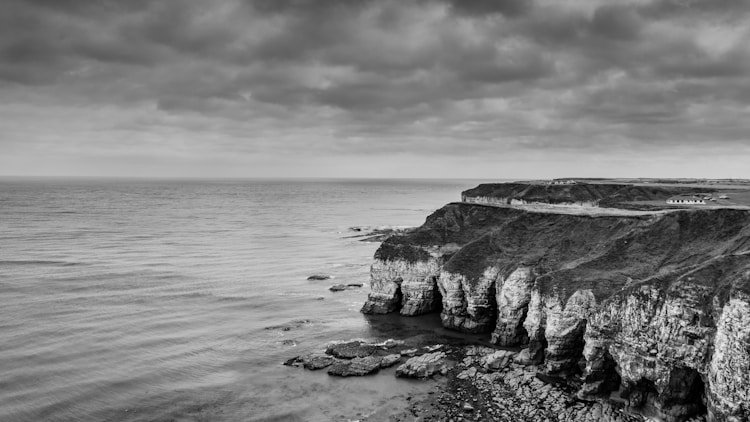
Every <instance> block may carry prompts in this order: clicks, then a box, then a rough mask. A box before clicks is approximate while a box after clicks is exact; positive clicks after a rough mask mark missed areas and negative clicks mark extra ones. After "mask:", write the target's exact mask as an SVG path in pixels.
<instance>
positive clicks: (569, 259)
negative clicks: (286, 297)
mask: <svg viewBox="0 0 750 422" xmlns="http://www.w3.org/2000/svg"><path fill="white" fill-rule="evenodd" d="M699 191H700V192H706V191H708V189H706V188H704V187H700V186H699V187H695V186H678V187H675V186H669V185H665V186H645V187H644V186H635V185H627V184H613V183H601V184H600V183H573V184H562V185H556V184H534V183H526V184H496V185H480V186H479V187H477V188H475V189H473V190H470V191H466V192H464V193H463V194H462V202H460V203H452V204H448V205H446V206H445V207H443V208H441V209H439V210H437V211H436V212H434V213H433V214H432V215H430V216H429V217H428V218H427V220H426V221H425V223H424V224H423V225H422V226H421V227H419V228H416V229H414V230H412V231H409V232H407V233H403V234H398V235H394V236H391V237H389V238H387V239H385V241H384V242H383V243H382V245H381V246H380V248H379V249H378V250H377V252H376V254H375V259H374V262H373V264H372V267H371V279H370V288H371V292H370V294H369V296H368V299H367V301H366V303H365V304H364V306H363V308H362V311H363V312H364V313H391V312H398V313H400V314H401V315H404V316H413V315H420V314H425V313H430V312H439V313H440V318H441V321H442V324H443V326H445V327H447V328H450V329H454V330H458V331H463V332H469V333H487V335H488V336H489V337H490V338H491V342H492V343H493V344H495V345H496V346H497V347H498V348H516V349H515V350H520V352H518V353H515V352H513V356H512V357H510V358H508V359H505V363H504V364H503V363H501V364H498V365H497V368H489V367H487V366H486V365H483V364H480V363H476V362H474V361H473V360H469V361H466V362H465V361H464V360H460V361H458V363H457V364H456V365H453V366H452V367H451V368H452V369H451V371H453V372H450V371H449V372H447V374H448V377H449V379H450V380H452V381H450V382H449V385H453V386H454V387H452V388H453V390H451V389H450V388H449V389H447V390H443V391H442V394H440V395H438V396H437V397H443V398H444V400H447V401H451V403H450V406H449V407H450V409H453V410H451V411H450V412H449V411H448V408H447V407H446V408H445V409H444V410H445V412H444V413H443V414H442V416H441V415H434V417H435V418H436V419H438V420H441V419H442V418H443V417H448V416H450V415H453V413H451V412H454V411H455V412H458V414H459V415H460V417H461V418H469V419H470V420H623V421H626V420H639V419H628V418H635V416H633V415H647V416H649V417H654V418H658V419H659V420H663V421H669V422H672V421H685V420H689V419H691V418H697V419H696V420H699V419H701V418H705V419H707V420H708V421H717V422H719V421H722V422H723V421H727V422H729V421H748V420H750V210H748V209H742V207H734V208H721V207H704V208H701V207H698V206H696V207H666V206H655V205H654V204H655V203H657V202H658V203H663V201H664V199H666V198H668V197H669V196H671V195H676V194H685V193H686V192H688V193H689V192H699ZM539 204H542V205H544V209H543V210H541V211H540V209H538V208H536V207H535V206H536V205H539ZM558 208H559V209H560V212H558V211H557V210H558ZM583 208H589V209H591V208H593V209H598V208H607V209H609V210H610V212H606V213H590V212H589V213H585V212H581V213H578V212H576V210H577V209H583ZM563 209H564V211H563ZM619 209H623V210H624V209H631V210H632V209H638V210H639V211H643V212H639V213H626V212H622V213H619V212H617V210H619ZM571 210H572V211H571ZM650 210H654V212H650ZM485 352H486V353H485ZM383 353H385V351H384V352H383ZM446 353H447V352H446ZM462 353H465V354H466V353H467V352H466V351H465V350H464V352H462ZM509 353H510V352H509ZM488 354H490V351H487V350H485V351H484V352H482V353H481V355H482V357H480V358H477V359H478V360H477V362H479V361H481V360H482V359H484V357H485V356H487V355H488ZM448 355H450V353H448ZM475 355H476V353H475ZM329 356H330V355H329ZM399 356H401V355H400V353H399ZM448 357H450V356H448ZM380 358H381V361H382V356H381V357H380ZM358 359H364V358H358ZM472 359H473V358H472ZM475 360H476V359H475ZM472 362H474V363H472ZM374 365H375V364H374V362H369V366H367V367H374ZM365 366H366V365H365ZM477 367H480V368H479V369H477ZM472 368H474V371H472V370H471V369H472ZM466 371H469V372H466ZM451 374H452V375H451ZM498 374H499V375H498ZM518 380H522V381H518ZM459 385H460V386H459ZM456 386H459V387H456ZM458 388H460V390H458ZM527 390H528V392H529V393H528V394H527V395H526V396H524V394H525V393H523V391H527ZM519 394H520V396H519ZM479 396H482V397H484V399H481V400H484V401H481V400H480V399H479ZM558 396H559V397H558ZM475 398H476V399H477V400H480V401H479V402H474V399H475ZM552 398H554V400H553V399H552ZM485 399H486V400H485ZM498 400H499V401H500V402H501V404H497V403H498ZM457 401H458V402H460V403H465V404H466V405H467V406H465V408H463V407H462V408H460V409H459V410H455V409H457V407H456V404H457ZM547 402H549V403H547ZM440 403H441V402H440V400H438V399H435V400H434V401H433V403H432V407H434V408H440V405H441V404H440ZM475 403H480V404H479V405H476V404H475ZM482 403H484V404H482ZM492 403H495V405H493V404H492ZM503 403H504V404H503ZM545 403H547V404H545ZM415 406H416V405H415ZM446 406H447V405H446ZM461 406H463V404H461ZM519 406H521V408H524V409H525V408H528V409H527V410H528V411H529V412H531V411H533V412H536V413H535V415H537V416H538V417H536V416H535V417H529V418H528V419H513V417H511V416H507V415H506V416H507V418H506V416H502V415H503V413H502V412H506V413H507V412H511V413H512V412H513V411H514V410H515V411H516V413H518V412H519ZM560 406H562V407H560ZM428 407H429V406H428ZM558 407H560V408H558ZM503 409H505V410H503ZM592 409H593V410H592ZM455 412H454V413H455ZM498 412H500V413H498ZM591 412H594V413H591ZM511 413H508V415H510V414H511ZM521 413H523V412H521ZM579 413H580V415H579ZM467 414H468V415H470V416H467ZM480 414H481V415H484V416H479V415H480ZM602 415H606V417H604V416H602ZM430 417H432V416H430ZM475 418H476V419H475ZM456 420H458V419H456ZM640 420H642V418H641V419H640Z"/></svg>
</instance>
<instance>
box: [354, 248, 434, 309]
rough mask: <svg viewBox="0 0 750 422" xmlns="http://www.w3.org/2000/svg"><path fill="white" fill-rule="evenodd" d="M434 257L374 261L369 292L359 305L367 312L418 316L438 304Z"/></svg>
mask: <svg viewBox="0 0 750 422" xmlns="http://www.w3.org/2000/svg"><path fill="white" fill-rule="evenodd" d="M438 274H439V266H438V261H437V259H428V260H426V261H416V262H410V261H407V260H400V259H395V260H380V259H378V260H375V262H373V264H372V267H371V268H370V288H371V291H370V294H369V296H368V297H367V301H366V302H365V304H364V306H363V307H362V312H364V313H366V314H387V313H390V312H396V311H400V312H401V314H402V315H420V314H424V313H427V312H432V311H433V310H434V309H436V308H437V307H439V306H440V300H439V295H438V294H437V293H436V292H437V286H436V277H437V276H438Z"/></svg>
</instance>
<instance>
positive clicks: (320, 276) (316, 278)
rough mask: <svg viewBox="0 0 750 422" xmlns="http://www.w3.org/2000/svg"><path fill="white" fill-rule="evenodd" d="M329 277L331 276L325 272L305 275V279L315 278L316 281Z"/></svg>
mask: <svg viewBox="0 0 750 422" xmlns="http://www.w3.org/2000/svg"><path fill="white" fill-rule="evenodd" d="M330 278H331V276H330V275H327V274H313V275H311V276H309V277H307V279H308V280H311V281H313V280H316V281H320V280H328V279H330Z"/></svg>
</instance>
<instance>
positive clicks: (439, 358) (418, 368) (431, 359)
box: [396, 352, 448, 378]
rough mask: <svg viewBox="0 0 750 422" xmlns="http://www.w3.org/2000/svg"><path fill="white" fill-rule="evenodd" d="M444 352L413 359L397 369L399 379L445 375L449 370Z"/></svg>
mask: <svg viewBox="0 0 750 422" xmlns="http://www.w3.org/2000/svg"><path fill="white" fill-rule="evenodd" d="M445 358H446V355H445V353H444V352H435V353H427V354H424V355H422V356H417V357H413V358H411V359H409V360H407V361H406V363H404V364H403V365H401V366H399V367H398V368H396V376H397V377H407V378H429V377H431V376H433V375H435V374H438V373H439V374H445V373H446V372H447V370H448V365H447V362H446V361H445Z"/></svg>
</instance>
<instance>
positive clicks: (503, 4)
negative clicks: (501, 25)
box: [448, 0, 533, 17]
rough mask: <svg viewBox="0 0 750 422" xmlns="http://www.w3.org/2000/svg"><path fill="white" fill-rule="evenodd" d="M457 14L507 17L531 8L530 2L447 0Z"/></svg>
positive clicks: (514, 0)
mask: <svg viewBox="0 0 750 422" xmlns="http://www.w3.org/2000/svg"><path fill="white" fill-rule="evenodd" d="M448 3H449V4H450V5H451V7H452V9H453V10H454V11H456V12H457V13H460V14H464V15H469V16H479V17H481V16H487V15H493V14H497V13H499V14H502V15H504V16H507V17H515V16H520V15H523V14H525V13H528V12H529V11H530V10H531V9H532V7H533V1H532V0H448Z"/></svg>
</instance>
